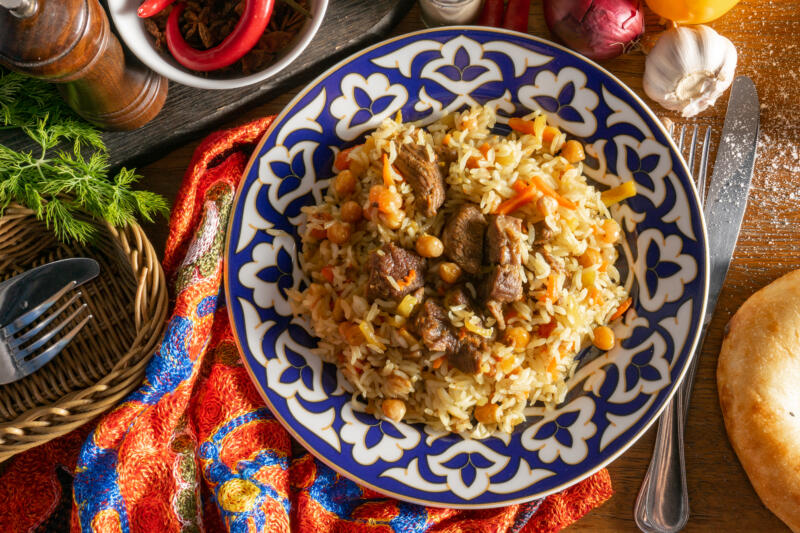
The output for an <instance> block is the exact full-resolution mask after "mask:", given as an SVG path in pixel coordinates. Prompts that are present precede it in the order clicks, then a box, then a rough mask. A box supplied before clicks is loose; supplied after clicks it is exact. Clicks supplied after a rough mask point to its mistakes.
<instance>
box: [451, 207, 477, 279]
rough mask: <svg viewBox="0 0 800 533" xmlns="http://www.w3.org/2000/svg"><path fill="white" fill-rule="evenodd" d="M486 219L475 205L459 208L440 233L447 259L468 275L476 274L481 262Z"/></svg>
mask: <svg viewBox="0 0 800 533" xmlns="http://www.w3.org/2000/svg"><path fill="white" fill-rule="evenodd" d="M485 231H486V218H485V217H484V216H483V213H481V210H480V209H478V206H476V205H475V204H464V205H462V206H461V207H459V209H458V211H456V212H455V214H454V215H453V216H451V217H450V220H448V221H447V224H446V225H445V227H444V230H443V231H442V243H443V244H444V253H445V255H447V257H448V258H449V259H450V260H451V261H453V262H455V263H456V264H457V265H458V266H460V267H461V269H462V270H464V272H467V273H468V274H473V275H475V274H478V273H479V272H480V270H481V262H482V260H483V235H484V233H485Z"/></svg>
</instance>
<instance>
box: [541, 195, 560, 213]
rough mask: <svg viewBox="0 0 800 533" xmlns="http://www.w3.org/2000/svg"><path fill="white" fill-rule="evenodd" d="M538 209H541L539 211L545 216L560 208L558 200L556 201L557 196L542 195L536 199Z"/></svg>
mask: <svg viewBox="0 0 800 533" xmlns="http://www.w3.org/2000/svg"><path fill="white" fill-rule="evenodd" d="M536 209H538V210H539V213H541V215H542V216H543V217H546V216H549V215H552V214H553V213H555V212H556V211H557V210H558V202H556V199H555V198H552V197H550V196H542V197H541V198H539V199H538V200H536Z"/></svg>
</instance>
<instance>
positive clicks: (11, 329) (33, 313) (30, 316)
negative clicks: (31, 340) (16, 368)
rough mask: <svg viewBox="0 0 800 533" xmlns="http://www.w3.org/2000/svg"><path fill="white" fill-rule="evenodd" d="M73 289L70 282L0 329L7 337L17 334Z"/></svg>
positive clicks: (72, 283) (72, 284) (73, 285)
mask: <svg viewBox="0 0 800 533" xmlns="http://www.w3.org/2000/svg"><path fill="white" fill-rule="evenodd" d="M74 288H75V282H74V281H70V282H69V283H67V284H66V285H65V286H64V287H63V288H62V289H61V290H60V291H58V292H57V293H55V294H54V295H53V296H51V297H50V298H48V299H47V300H45V301H43V302H42V303H40V304H39V305H37V306H36V307H34V308H33V309H31V310H30V311H28V312H26V313H24V314H23V315H21V316H19V317H17V319H16V320H14V321H13V322H12V323H11V324H9V325H7V326H5V328H2V329H3V330H4V331H5V334H6V335H7V336H11V335H14V334H15V333H17V332H18V331H19V330H21V329H22V328H24V327H25V326H27V325H28V324H30V323H31V322H33V321H34V320H36V319H37V318H39V317H40V316H42V315H43V314H44V312H45V311H47V310H48V309H50V308H51V307H52V306H53V304H54V303H56V302H57V301H58V300H59V299H60V298H61V297H62V296H64V295H65V294H67V293H68V292H69V291H71V290H72V289H74Z"/></svg>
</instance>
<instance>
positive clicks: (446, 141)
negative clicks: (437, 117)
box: [442, 133, 453, 146]
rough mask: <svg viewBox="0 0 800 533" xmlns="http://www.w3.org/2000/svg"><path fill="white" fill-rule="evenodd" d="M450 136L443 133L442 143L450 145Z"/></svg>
mask: <svg viewBox="0 0 800 533" xmlns="http://www.w3.org/2000/svg"><path fill="white" fill-rule="evenodd" d="M452 138H453V137H452V136H451V135H450V134H449V133H447V134H445V136H444V139H442V144H443V145H445V146H450V140H451V139H452Z"/></svg>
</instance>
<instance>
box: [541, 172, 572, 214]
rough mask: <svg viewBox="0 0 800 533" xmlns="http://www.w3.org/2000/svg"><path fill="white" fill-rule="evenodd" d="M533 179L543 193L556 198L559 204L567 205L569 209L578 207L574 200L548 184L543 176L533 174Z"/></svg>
mask: <svg viewBox="0 0 800 533" xmlns="http://www.w3.org/2000/svg"><path fill="white" fill-rule="evenodd" d="M531 181H533V184H534V185H536V186H537V187H538V188H539V190H540V191H542V193H543V194H545V195H547V196H550V197H552V198H554V199H555V201H556V202H558V205H560V206H563V207H566V208H567V209H575V208H576V207H578V206H577V205H576V204H575V203H574V202H571V201H569V200H567V199H566V198H564V197H563V196H561V195H560V194H558V193H557V192H556V191H554V190H553V189H552V188H551V187H550V186H549V185H548V184H546V183H545V182H544V180H543V179H542V178H541V177H539V176H537V175H536V174H534V175H533V176H531Z"/></svg>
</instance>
